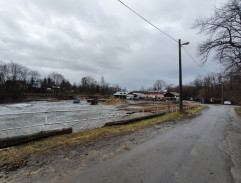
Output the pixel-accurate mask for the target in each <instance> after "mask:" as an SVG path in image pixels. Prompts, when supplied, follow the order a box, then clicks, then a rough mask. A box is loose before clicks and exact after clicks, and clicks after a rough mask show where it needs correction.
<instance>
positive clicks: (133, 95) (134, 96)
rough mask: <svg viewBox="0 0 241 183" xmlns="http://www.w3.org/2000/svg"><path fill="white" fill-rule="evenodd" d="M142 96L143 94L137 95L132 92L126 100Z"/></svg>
mask: <svg viewBox="0 0 241 183" xmlns="http://www.w3.org/2000/svg"><path fill="white" fill-rule="evenodd" d="M140 95H142V93H135V92H130V93H128V94H127V96H126V99H133V98H136V97H138V98H139V96H140Z"/></svg>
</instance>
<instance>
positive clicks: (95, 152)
mask: <svg viewBox="0 0 241 183" xmlns="http://www.w3.org/2000/svg"><path fill="white" fill-rule="evenodd" d="M198 114H200V112H199V113H197V114H196V115H194V116H186V117H185V118H182V119H181V118H177V119H175V120H170V121H165V122H163V123H156V124H153V125H149V126H147V127H145V128H140V129H137V130H131V131H128V132H124V133H122V134H119V135H112V136H108V138H107V137H106V136H105V135H104V136H101V137H99V138H92V139H91V140H86V141H85V142H83V143H81V144H78V145H68V144H65V145H64V146H60V147H58V148H55V149H54V150H51V151H50V152H49V151H48V150H46V151H43V152H40V153H37V154H34V155H32V156H30V158H29V159H28V161H27V162H25V163H24V162H22V163H23V164H22V167H20V168H18V169H17V170H16V171H9V172H8V173H7V174H5V173H4V170H3V169H1V170H0V177H1V178H0V182H19V183H22V182H24V183H26V182H29V183H30V182H58V181H59V180H61V179H62V178H63V177H67V176H71V175H72V174H75V173H78V172H80V171H81V170H83V169H84V168H86V167H89V166H91V165H94V164H98V163H100V162H102V161H105V160H106V159H108V158H110V157H113V156H114V155H117V154H119V153H122V152H125V151H129V150H131V149H132V148H133V147H134V146H136V145H137V144H141V143H143V142H146V141H148V140H150V139H152V138H154V137H155V136H157V135H159V134H161V133H165V132H166V131H167V130H169V129H172V128H175V127H178V126H180V125H183V124H185V123H190V122H191V118H194V117H195V116H197V115H198ZM25 165H26V166H25ZM16 166H18V165H16Z"/></svg>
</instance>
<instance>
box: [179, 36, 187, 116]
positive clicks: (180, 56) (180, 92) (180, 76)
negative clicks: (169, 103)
mask: <svg viewBox="0 0 241 183" xmlns="http://www.w3.org/2000/svg"><path fill="white" fill-rule="evenodd" d="M188 44H189V42H186V43H183V44H182V43H181V39H179V41H178V48H179V112H183V105H182V99H183V97H182V54H181V51H182V49H181V48H182V45H188Z"/></svg>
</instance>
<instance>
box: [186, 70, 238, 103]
mask: <svg viewBox="0 0 241 183" xmlns="http://www.w3.org/2000/svg"><path fill="white" fill-rule="evenodd" d="M222 76H223V75H221V74H209V75H208V76H204V77H201V76H199V77H197V78H196V79H195V80H194V81H193V82H191V83H190V84H189V85H185V86H183V95H184V98H186V99H188V98H190V97H193V98H197V99H200V98H203V99H205V100H206V101H207V102H210V99H211V98H214V99H217V100H216V102H217V103H219V102H221V101H222V99H223V100H224V101H225V100H229V101H232V103H240V102H241V94H240V91H241V85H240V77H238V76H233V75H230V76H229V77H225V78H224V77H222Z"/></svg>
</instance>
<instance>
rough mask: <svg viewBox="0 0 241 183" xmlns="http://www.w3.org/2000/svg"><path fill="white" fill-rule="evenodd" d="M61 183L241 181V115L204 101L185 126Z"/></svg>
mask: <svg viewBox="0 0 241 183" xmlns="http://www.w3.org/2000/svg"><path fill="white" fill-rule="evenodd" d="M63 182H65V183H72V182H81V183H85V182H86V183H89V182H91V183H95V182H96V183H97V182H98V183H102V182H103V183H119V182H120V183H121V182H125V183H140V182H145V183H146V182H147V183H194V182H195V183H206V182H210V183H229V182H231V183H232V182H235V183H241V118H240V117H239V116H237V115H236V113H235V111H234V107H233V106H220V105H209V106H208V109H207V110H206V111H205V112H204V113H203V114H202V115H200V116H199V117H197V118H195V119H192V121H191V122H190V123H188V124H184V125H181V126H178V127H176V128H172V129H169V130H167V131H166V132H165V133H163V134H160V135H158V136H156V137H155V138H153V139H151V140H149V141H147V142H144V143H143V144H139V145H137V146H135V147H134V148H133V149H131V150H130V151H127V152H123V153H121V154H118V155H116V156H114V157H112V158H110V159H108V160H106V161H104V162H102V163H100V164H97V165H93V166H91V167H88V168H87V169H85V170H83V171H81V172H80V173H79V174H76V175H74V176H71V177H68V178H67V179H65V180H63Z"/></svg>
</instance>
